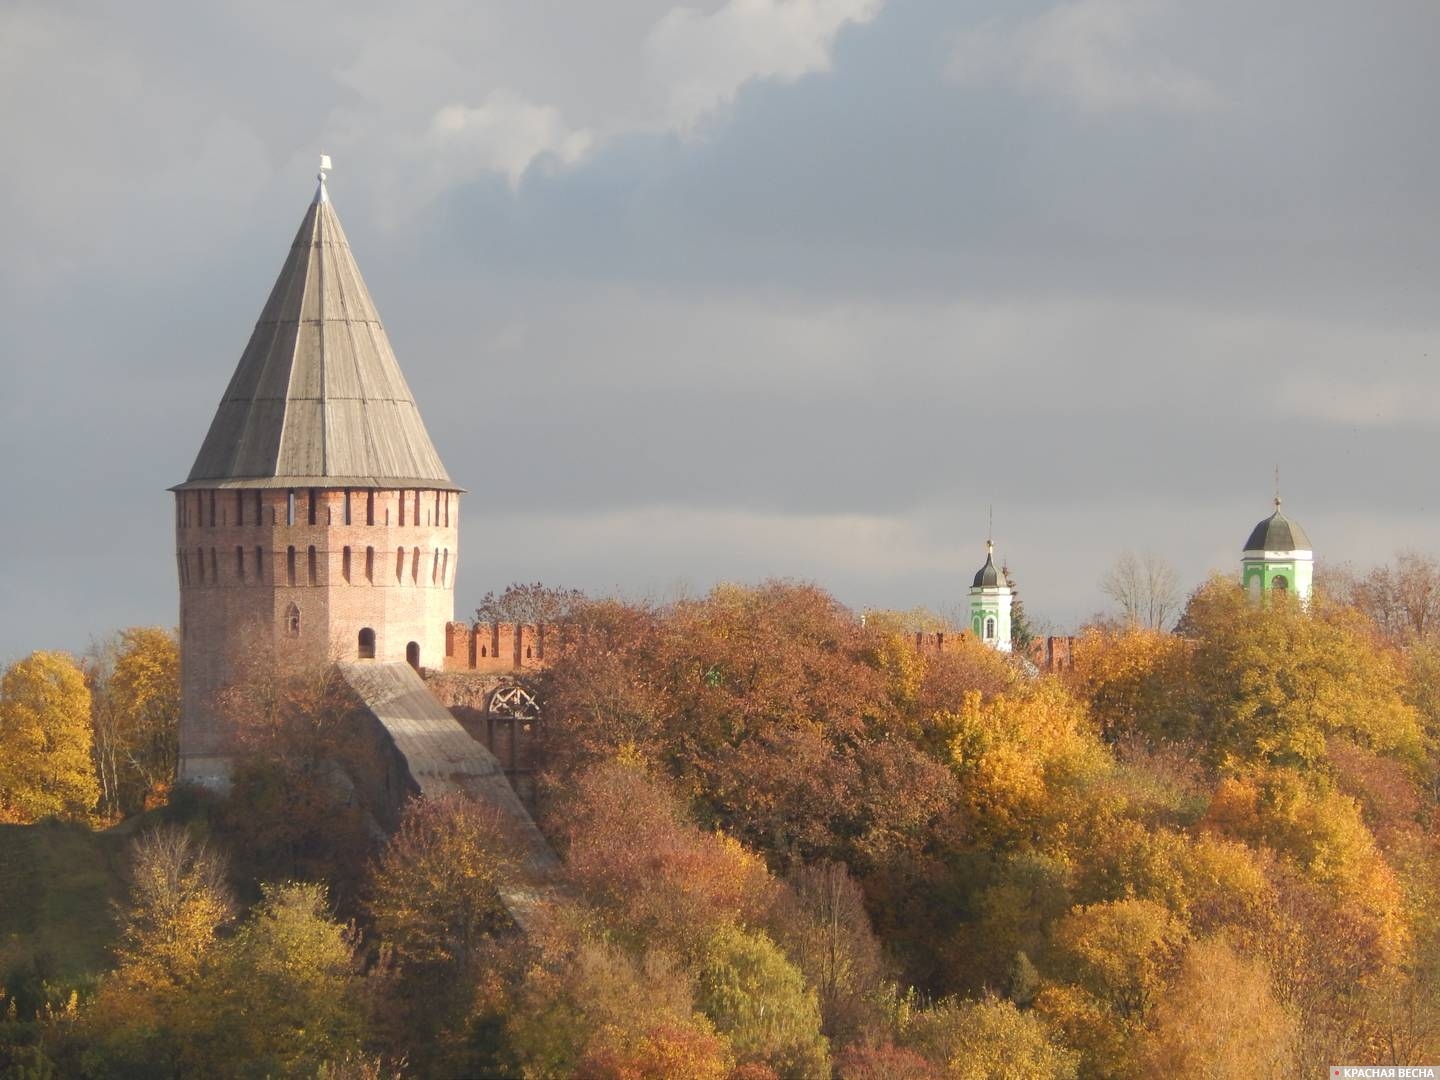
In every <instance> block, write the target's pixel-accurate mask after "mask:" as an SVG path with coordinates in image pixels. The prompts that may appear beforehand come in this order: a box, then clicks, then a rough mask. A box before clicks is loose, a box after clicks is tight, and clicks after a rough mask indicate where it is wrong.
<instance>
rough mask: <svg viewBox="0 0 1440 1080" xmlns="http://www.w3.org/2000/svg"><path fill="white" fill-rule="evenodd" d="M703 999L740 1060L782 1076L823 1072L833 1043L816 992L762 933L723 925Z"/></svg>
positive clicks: (709, 959)
mask: <svg viewBox="0 0 1440 1080" xmlns="http://www.w3.org/2000/svg"><path fill="white" fill-rule="evenodd" d="M697 997H698V1003H699V1006H700V1008H701V1009H702V1010H703V1011H704V1013H705V1015H707V1016H708V1017H710V1019H711V1020H712V1021H714V1023H715V1027H716V1028H717V1029H718V1030H719V1031H720V1032H721V1033H722V1034H724V1035H725V1036H727V1037H728V1038H729V1040H730V1044H731V1046H733V1047H734V1049H735V1054H736V1056H737V1058H738V1059H739V1060H740V1061H741V1062H742V1063H743V1062H746V1061H752V1062H761V1063H763V1064H766V1065H769V1066H770V1067H771V1068H772V1069H774V1070H775V1071H776V1073H778V1074H779V1075H781V1076H823V1075H825V1074H826V1073H828V1071H829V1068H830V1055H829V1045H828V1042H827V1040H826V1038H825V1036H824V1035H822V1034H821V1033H820V1009H819V1006H818V1004H817V1002H816V997H815V991H814V990H813V989H811V988H809V987H807V986H806V985H805V980H804V978H803V977H802V976H801V974H800V972H799V971H798V970H797V969H796V967H795V966H794V965H793V964H791V963H790V961H789V960H787V959H786V958H785V954H784V953H782V952H781V951H780V949H779V948H778V947H776V945H775V943H774V942H773V941H771V940H770V938H769V937H768V936H766V935H765V934H764V933H763V932H759V931H747V930H742V929H740V928H739V927H736V926H723V927H721V928H720V930H718V931H717V932H716V934H715V936H714V937H713V938H712V939H711V941H710V943H709V947H708V951H707V955H706V957H705V961H704V963H703V965H702V966H701V969H700V974H699V982H698V994H697Z"/></svg>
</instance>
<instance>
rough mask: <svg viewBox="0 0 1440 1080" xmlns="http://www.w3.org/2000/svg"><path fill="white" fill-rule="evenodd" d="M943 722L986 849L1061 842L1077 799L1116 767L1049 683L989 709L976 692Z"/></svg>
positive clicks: (970, 817)
mask: <svg viewBox="0 0 1440 1080" xmlns="http://www.w3.org/2000/svg"><path fill="white" fill-rule="evenodd" d="M940 723H941V724H942V725H943V727H944V728H945V729H946V730H947V731H948V733H949V744H950V764H951V768H952V769H953V770H954V772H955V775H956V777H957V778H958V779H959V781H960V801H961V805H962V807H963V810H964V813H965V817H966V821H967V824H968V825H969V827H970V829H971V832H972V835H973V837H974V838H975V839H976V840H978V841H980V842H982V843H986V842H988V843H989V844H994V845H999V846H1015V845H1019V846H1030V845H1043V844H1044V843H1045V842H1046V841H1049V840H1055V839H1058V838H1060V836H1061V834H1062V833H1063V832H1064V830H1065V828H1066V823H1067V821H1068V819H1069V816H1070V813H1069V812H1070V810H1071V809H1073V804H1074V801H1075V799H1074V796H1075V794H1076V793H1077V792H1078V791H1079V790H1080V789H1082V788H1083V787H1084V786H1085V785H1087V784H1088V783H1090V782H1091V781H1093V780H1095V779H1097V778H1099V777H1101V776H1103V775H1104V774H1105V773H1106V772H1107V771H1108V770H1109V769H1110V768H1111V767H1112V766H1113V762H1112V760H1111V758H1110V756H1109V754H1108V753H1107V752H1106V750H1105V748H1104V746H1103V745H1102V744H1101V743H1100V741H1099V739H1098V738H1097V737H1096V736H1095V733H1094V730H1093V728H1092V727H1091V725H1090V722H1089V719H1088V718H1087V717H1086V715H1085V711H1084V709H1083V708H1082V707H1081V706H1080V705H1079V704H1078V703H1077V702H1076V701H1075V700H1074V699H1073V698H1072V697H1070V695H1069V694H1067V693H1066V692H1065V691H1064V690H1063V689H1062V688H1061V687H1060V686H1059V685H1058V684H1057V683H1055V682H1053V681H1051V680H1042V681H1041V682H1040V683H1038V684H1037V685H1036V686H1035V688H1034V689H1033V690H1031V691H1030V692H1029V693H1023V694H1001V695H999V696H997V697H995V698H994V699H992V700H991V701H989V702H986V703H982V701H981V698H980V695H979V694H978V693H974V692H972V693H970V694H967V695H966V697H965V701H964V705H963V707H962V709H961V711H960V712H959V713H958V714H948V715H946V716H944V717H943V718H940Z"/></svg>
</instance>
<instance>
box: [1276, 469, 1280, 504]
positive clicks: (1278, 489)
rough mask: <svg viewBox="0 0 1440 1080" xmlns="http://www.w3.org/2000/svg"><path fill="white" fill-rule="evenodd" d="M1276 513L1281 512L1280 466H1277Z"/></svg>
mask: <svg viewBox="0 0 1440 1080" xmlns="http://www.w3.org/2000/svg"><path fill="white" fill-rule="evenodd" d="M1275 511H1276V513H1279V511H1280V466H1279V465H1276V466H1275Z"/></svg>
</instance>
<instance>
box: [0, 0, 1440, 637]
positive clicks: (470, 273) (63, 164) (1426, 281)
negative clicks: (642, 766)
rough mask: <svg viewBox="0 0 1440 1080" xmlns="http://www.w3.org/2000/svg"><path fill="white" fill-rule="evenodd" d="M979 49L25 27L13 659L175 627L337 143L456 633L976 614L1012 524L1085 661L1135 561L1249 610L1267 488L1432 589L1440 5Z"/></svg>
mask: <svg viewBox="0 0 1440 1080" xmlns="http://www.w3.org/2000/svg"><path fill="white" fill-rule="evenodd" d="M601 9H603V11H602V10H601ZM996 12H997V9H996V7H995V5H986V4H979V3H956V2H953V0H950V2H943V3H942V2H939V0H890V2H888V3H881V2H879V0H768V2H764V3H751V4H748V5H737V4H734V3H724V2H720V0H715V2H711V3H707V4H703V5H698V4H692V5H682V4H673V3H667V2H661V0H654V2H643V3H642V2H638V0H637V2H635V3H617V4H607V5H583V6H575V5H565V4H558V3H544V4H541V3H533V2H532V3H524V2H521V0H497V2H494V3H489V4H479V5H472V4H464V5H461V4H447V3H433V4H418V5H410V6H408V7H407V8H406V9H405V11H404V12H403V13H401V12H399V11H396V12H388V11H382V10H380V9H379V8H368V7H354V8H352V7H350V6H345V7H340V6H338V5H323V4H322V5H315V6H313V7H311V6H307V7H306V8H305V9H303V10H299V11H296V10H293V9H292V8H290V7H287V6H283V5H270V4H245V5H238V4H236V5H215V6H213V7H210V6H207V8H206V10H205V12H204V13H203V14H202V13H201V12H200V10H199V9H195V8H193V7H191V6H189V5H183V6H182V5H173V6H169V7H167V6H165V5H159V4H157V5H146V6H144V7H143V8H139V9H135V10H134V11H132V12H127V13H125V17H124V18H123V19H122V18H121V17H120V15H119V14H118V13H116V12H103V11H98V10H89V9H87V8H85V7H83V6H66V5H50V6H39V5H35V6H26V5H18V6H15V7H13V8H11V9H8V10H7V12H6V13H5V14H4V15H3V16H0V42H4V43H5V44H0V61H4V62H0V71H3V72H5V74H3V75H0V133H3V134H4V135H5V137H6V141H7V145H8V146H10V147H11V148H12V149H13V150H14V151H15V156H14V159H13V161H14V165H13V167H12V168H8V169H7V170H6V174H5V176H3V177H0V226H3V229H4V236H5V239H4V240H0V245H3V248H0V250H3V251H4V254H5V258H4V260H3V265H0V283H3V286H4V287H3V288H0V319H3V322H4V325H5V327H6V334H5V339H6V340H5V343H4V345H3V346H0V357H3V360H0V364H3V369H4V370H3V374H4V376H5V385H6V391H7V392H6V394H5V395H4V396H3V397H0V457H3V460H4V461H5V462H6V465H5V469H4V472H3V473H0V477H3V494H4V496H5V503H6V505H7V506H8V507H11V508H12V512H11V513H9V514H7V515H6V517H5V519H4V522H3V524H0V530H3V533H4V542H5V545H6V548H7V550H8V551H10V552H11V553H12V558H11V559H10V560H9V561H8V562H7V569H6V571H5V572H4V573H3V574H0V611H3V613H4V616H5V618H4V622H3V624H0V626H3V633H0V655H13V654H18V653H21V652H24V651H26V650H28V649H31V648H37V647H68V648H73V649H81V648H83V647H84V646H85V644H86V642H87V640H88V639H89V638H90V637H91V636H94V635H103V634H105V633H107V632H109V631H110V630H112V629H114V628H117V627H119V626H123V625H129V624H132V623H137V622H168V621H171V620H172V619H173V617H174V614H173V613H174V606H175V600H174V595H175V585H174V581H173V575H174V565H173V555H172V548H173V540H172V535H171V516H170V515H171V509H170V503H169V500H168V496H166V495H165V494H164V491H163V489H164V488H165V487H167V486H168V485H169V484H172V483H175V482H178V481H179V480H180V479H182V478H183V476H184V475H185V473H186V471H187V470H188V468H189V465H190V461H191V459H192V458H193V455H194V452H195V450H196V448H197V447H198V445H199V442H200V439H201V438H202V436H203V434H204V431H205V429H206V427H207V425H208V423H209V420H210V417H211V415H212V413H213V410H214V407H215V404H216V402H217V401H218V399H219V395H220V392H221V391H222V389H223V388H224V385H225V382H226V380H227V379H228V377H229V374H230V372H231V370H232V369H233V367H234V364H235V361H236V360H237V359H238V356H239V353H240V350H241V348H242V347H243V345H244V342H245V340H246V338H247V337H248V334H249V330H250V326H251V324H252V323H253V321H254V319H255V317H256V316H257V315H258V313H259V310H260V307H261V304H262V303H263V301H264V297H265V295H266V292H267V291H268V289H269V286H270V283H271V281H272V280H273V277H274V275H275V273H276V272H277V271H278V269H279V266H280V263H281V260H282V258H283V256H284V252H285V249H286V246H287V244H288V243H289V240H290V237H291V235H292V233H293V230H294V228H295V224H296V222H298V220H299V218H300V216H301V214H302V212H303V209H304V204H305V201H306V199H307V198H308V195H309V188H308V185H309V182H310V181H309V175H310V172H311V170H312V169H313V159H314V155H315V154H316V153H318V152H319V151H320V150H326V151H327V152H330V153H332V154H333V155H334V157H335V160H336V165H337V169H336V172H335V177H334V181H333V183H332V185H331V189H332V193H333V196H334V199H335V202H336V205H337V207H338V209H339V211H340V213H341V216H342V218H343V220H344V222H345V226H346V230H347V232H348V233H349V236H350V239H351V242H352V245H353V247H354V249H355V251H356V254H357V257H358V259H359V262H360V266H361V269H362V270H363V271H364V273H365V275H366V278H367V280H368V283H369V285H370V288H371V291H372V293H373V294H374V296H375V299H376V302H377V305H378V307H379V309H380V312H381V314H382V317H383V318H384V319H385V321H386V324H387V328H388V330H389V332H390V336H391V339H392V341H393V343H394V345H395V347H396V350H397V354H398V355H399V358H400V361H401V364H402V366H403V367H404V369H405V371H406V374H407V377H408V379H409V381H410V383H411V386H412V388H413V389H414V391H415V394H416V397H417V399H418V401H419V403H420V406H421V408H422V410H423V411H424V414H425V417H426V421H427V424H428V426H429V429H430V431H431V434H432V436H433V437H434V439H435V442H436V445H437V447H438V448H439V449H440V451H441V454H442V456H443V457H444V458H445V460H446V463H447V465H448V466H449V469H450V472H451V474H452V475H453V476H455V478H456V479H457V481H458V482H460V483H462V484H464V485H465V486H466V487H467V488H469V489H470V492H471V494H470V495H469V496H468V497H467V499H466V504H465V514H464V519H463V523H462V530H463V533H464V536H465V540H464V541H463V543H464V554H465V557H464V560H463V561H462V564H461V575H460V582H459V584H460V588H459V594H458V604H459V608H460V611H461V612H462V613H463V612H464V611H465V610H466V607H467V605H469V604H470V603H472V602H473V600H474V599H476V598H478V597H479V595H481V594H482V593H483V592H484V591H485V590H486V589H489V588H499V587H501V586H503V585H504V584H505V583H506V582H507V581H510V580H514V579H525V580H531V579H535V578H545V579H548V580H552V581H555V582H557V583H565V584H573V585H579V586H583V587H586V588H591V589H600V590H608V589H611V588H618V589H620V590H622V591H625V592H628V593H632V594H642V593H647V592H657V591H658V592H664V591H666V590H671V589H675V588H680V587H684V588H704V587H705V586H706V585H707V584H708V583H710V582H712V581H714V580H717V579H721V578H757V577H763V576H767V575H770V574H792V575H797V576H805V577H813V578H815V579H817V580H819V581H820V582H821V583H822V584H824V585H826V586H827V587H829V588H831V589H832V590H833V591H834V592H835V593H836V594H837V595H838V596H840V598H841V599H843V600H845V601H847V602H850V603H854V604H884V605H888V606H895V607H909V606H912V605H914V604H921V603H923V604H928V605H929V606H931V607H935V608H938V609H946V608H948V607H950V606H952V605H953V604H954V603H955V602H956V600H958V598H959V597H960V596H961V595H962V590H963V587H964V584H965V582H966V579H967V577H968V573H969V572H972V571H973V566H972V565H971V563H972V562H978V560H979V557H980V553H979V547H980V541H982V540H983V529H984V527H985V524H984V523H985V513H986V511H985V508H986V506H987V505H989V504H992V503H993V504H994V505H995V507H996V527H997V539H998V540H999V541H1000V544H1001V553H1002V554H1004V555H1006V556H1008V557H1009V559H1010V561H1011V564H1012V567H1014V568H1015V570H1016V573H1017V576H1018V577H1019V579H1020V581H1021V584H1022V586H1023V587H1024V589H1025V591H1026V602H1027V607H1029V608H1030V609H1031V610H1034V611H1036V612H1038V613H1040V614H1042V615H1045V616H1048V617H1049V618H1051V619H1052V620H1054V621H1055V622H1056V623H1057V624H1060V625H1065V624H1068V623H1070V622H1073V621H1074V620H1075V619H1077V618H1080V617H1083V616H1085V615H1087V614H1088V613H1090V612H1091V611H1093V610H1094V609H1096V608H1097V607H1098V606H1099V605H1100V597H1099V594H1098V590H1097V588H1096V581H1097V579H1098V577H1099V575H1100V574H1101V573H1102V572H1103V570H1104V569H1105V568H1106V566H1108V565H1109V563H1110V562H1112V561H1113V560H1114V558H1115V557H1116V556H1117V555H1118V554H1119V553H1120V551H1121V550H1123V549H1125V548H1137V549H1153V550H1156V551H1160V552H1162V553H1164V554H1165V555H1166V556H1167V557H1169V558H1170V559H1171V560H1172V561H1174V562H1175V563H1176V565H1177V566H1178V567H1179V568H1180V569H1181V571H1182V575H1183V576H1184V577H1185V578H1187V579H1188V580H1192V581H1193V580H1198V578H1199V577H1200V576H1201V575H1203V574H1204V573H1205V572H1207V571H1208V570H1210V569H1224V570H1230V569H1233V567H1232V563H1233V562H1234V561H1235V559H1236V558H1237V555H1238V553H1237V551H1236V550H1235V549H1236V548H1238V546H1239V543H1240V541H1241V540H1243V538H1244V535H1245V533H1246V532H1247V531H1248V529H1249V526H1250V525H1251V524H1253V521H1254V520H1256V519H1258V518H1259V517H1260V516H1262V515H1263V513H1264V512H1265V509H1266V506H1267V499H1268V495H1269V483H1270V479H1269V478H1270V474H1271V469H1272V466H1273V465H1274V464H1276V463H1279V464H1280V465H1281V466H1282V469H1283V471H1284V476H1285V487H1286V491H1287V508H1293V510H1294V512H1295V515H1296V516H1297V517H1298V518H1300V519H1301V520H1303V521H1304V523H1305V525H1306V528H1307V530H1308V531H1309V532H1310V534H1311V536H1312V537H1313V538H1314V539H1315V541H1316V543H1317V546H1318V548H1319V550H1320V554H1321V556H1322V557H1331V558H1339V559H1350V560H1354V561H1356V562H1359V563H1362V564H1363V563H1367V562H1375V561H1380V560H1383V559H1385V558H1387V557H1388V556H1389V555H1390V553H1391V552H1393V551H1394V550H1395V549H1396V548H1398V547H1401V546H1405V545H1415V546H1422V547H1423V546H1430V547H1431V548H1440V528H1437V527H1436V525H1435V524H1434V516H1433V514H1431V512H1430V510H1431V508H1432V507H1434V506H1435V505H1436V504H1437V501H1440V492H1437V491H1436V490H1435V489H1434V482H1433V481H1431V480H1430V479H1429V478H1428V473H1427V472H1425V471H1422V470H1420V469H1418V468H1417V467H1416V466H1415V465H1414V464H1412V463H1418V462H1420V461H1423V460H1426V458H1427V456H1428V453H1429V451H1430V449H1431V447H1432V446H1433V445H1434V442H1435V438H1436V434H1437V427H1440V405H1436V404H1435V402H1437V401H1440V376H1437V375H1436V374H1435V371H1436V364H1435V363H1434V361H1433V359H1432V358H1440V335H1437V323H1440V320H1437V316H1436V313H1435V307H1434V302H1433V295H1434V283H1435V281H1436V280H1437V276H1440V275H1437V271H1440V243H1437V240H1440V235H1437V217H1436V215H1435V213H1434V195H1433V191H1432V190H1431V187H1432V183H1431V178H1433V177H1434V176H1435V175H1437V166H1440V160H1437V157H1440V149H1437V146H1436V144H1435V141H1434V140H1433V139H1431V138H1429V137H1428V134H1427V132H1428V126H1427V122H1428V118H1429V113H1430V112H1431V111H1432V109H1433V103H1434V102H1435V100H1436V99H1437V90H1440V86H1437V81H1440V74H1437V71H1436V69H1435V68H1434V65H1433V63H1432V62H1431V58H1430V56H1429V54H1428V43H1429V42H1432V41H1434V40H1435V38H1436V36H1437V31H1440V25H1437V23H1440V13H1437V12H1436V10H1435V9H1434V7H1433V5H1430V4H1427V3H1421V2H1412V3H1401V2H1396V3H1394V4H1389V5H1387V6H1386V8H1385V10H1384V15H1383V17H1380V15H1378V14H1377V13H1376V12H1374V11H1370V10H1362V9H1360V8H1357V7H1355V6H1354V5H1351V4H1343V3H1339V2H1331V3H1299V2H1298V0H1295V2H1286V3H1276V4H1267V5H1262V6H1260V7H1257V6H1255V5H1249V4H1240V3H1238V2H1222V3H1216V4H1207V5H1184V4H1178V3H1163V2H1159V0H1156V2H1145V0H1071V2H1068V3H1061V4H1054V3H1017V4H1012V5H1004V7H1003V8H1002V9H1000V13H999V14H997V13H996ZM296 20H298V22H297V21H296ZM322 31H323V32H325V33H326V34H327V35H328V36H327V38H326V40H327V41H328V42H329V43H330V51H329V53H328V54H327V55H325V56H323V57H319V58H317V57H316V55H315V51H314V50H313V48H311V47H309V46H308V45H304V44H303V42H304V41H313V40H316V37H315V35H316V34H319V33H321V32H322ZM257 72H263V73H264V75H263V77H257ZM14 511H20V512H14Z"/></svg>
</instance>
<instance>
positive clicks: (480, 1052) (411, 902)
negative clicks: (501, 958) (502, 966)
mask: <svg viewBox="0 0 1440 1080" xmlns="http://www.w3.org/2000/svg"><path fill="white" fill-rule="evenodd" d="M520 876H521V875H520V867H519V857H518V854H517V848H516V846H515V844H514V843H513V842H512V839H511V837H510V835H509V833H508V831H507V830H506V829H505V828H504V826H503V824H502V822H501V820H500V818H499V816H498V814H497V813H496V811H495V810H494V809H493V808H489V807H486V806H484V805H482V804H481V803H479V802H476V801H475V800H473V799H470V798H467V797H465V796H463V795H450V796H444V797H442V798H438V799H413V800H411V801H410V803H408V804H407V806H406V809H405V814H404V816H403V817H402V818H401V821H400V826H399V828H398V829H397V830H396V832H395V834H394V835H393V836H392V837H391V838H390V840H389V842H388V843H387V844H386V845H385V848H384V849H383V850H382V851H381V853H380V855H379V856H378V857H377V858H376V860H375V861H374V862H373V863H372V865H371V868H370V874H369V880H368V887H367V890H366V893H367V899H366V903H365V911H366V913H367V914H368V915H369V917H370V919H371V923H372V925H373V928H374V933H375V936H376V939H377V941H378V943H379V945H380V948H381V951H382V979H381V983H382V985H381V987H380V992H381V994H380V996H381V997H382V998H383V999H384V1004H383V1005H382V1006H381V1008H380V1009H379V1015H377V1016H376V1018H375V1022H374V1024H373V1028H372V1035H373V1036H374V1037H375V1039H376V1040H377V1041H379V1042H381V1043H384V1044H387V1045H389V1046H390V1047H391V1049H392V1051H393V1052H394V1054H395V1056H397V1057H399V1056H403V1057H405V1058H407V1059H408V1060H409V1061H410V1062H411V1064H412V1065H414V1066H415V1067H416V1068H417V1069H418V1070H420V1071H421V1072H423V1073H427V1074H450V1075H459V1074H465V1073H474V1072H483V1071H485V1069H486V1068H487V1067H488V1065H489V1064H490V1063H491V1062H490V1058H489V1057H487V1056H486V1055H493V1053H494V1051H495V1049H496V1048H495V1047H494V1046H493V1045H491V1046H477V1045H476V1043H477V1031H478V1030H479V1029H481V1028H483V1027H484V1025H485V1024H486V1023H491V1024H492V1025H493V1023H494V1017H493V1016H491V1013H492V1012H493V1009H492V1007H491V1005H490V1003H489V1002H488V1001H487V1000H486V993H487V992H488V991H489V989H490V983H489V980H490V977H491V973H489V972H486V971H485V970H484V969H485V968H486V967H487V965H489V966H493V962H494V960H495V955H496V952H497V950H496V948H494V945H493V935H495V934H496V933H497V932H499V931H502V930H505V929H507V928H509V927H510V926H511V925H512V924H511V920H510V918H509V916H508V914H507V913H506V909H505V906H504V904H503V902H502V900H501V896H500V890H501V888H503V887H504V886H505V885H506V884H507V883H511V882H514V881H515V880H517V879H518V878H519V877H520ZM478 1041H479V1042H482V1043H483V1042H484V1041H485V1040H484V1039H483V1038H479V1040H478ZM490 1042H492V1043H493V1042H494V1040H493V1038H492V1039H491V1040H490Z"/></svg>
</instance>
